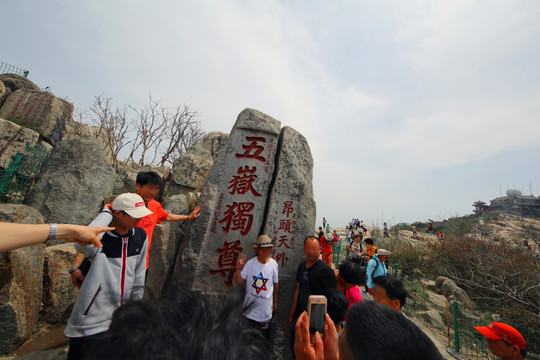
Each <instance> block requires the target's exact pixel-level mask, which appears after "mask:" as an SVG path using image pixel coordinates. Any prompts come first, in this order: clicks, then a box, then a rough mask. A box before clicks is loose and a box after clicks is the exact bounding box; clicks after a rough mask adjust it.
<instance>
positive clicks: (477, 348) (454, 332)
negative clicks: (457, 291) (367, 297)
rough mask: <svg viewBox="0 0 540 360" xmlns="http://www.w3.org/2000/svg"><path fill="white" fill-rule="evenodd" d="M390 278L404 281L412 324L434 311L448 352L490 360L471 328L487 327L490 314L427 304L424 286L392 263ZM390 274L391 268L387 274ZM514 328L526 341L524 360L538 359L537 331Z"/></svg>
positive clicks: (454, 303) (539, 342) (480, 338)
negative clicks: (437, 314) (425, 313)
mask: <svg viewBox="0 0 540 360" xmlns="http://www.w3.org/2000/svg"><path fill="white" fill-rule="evenodd" d="M391 268H393V270H394V271H393V275H394V276H396V277H399V278H400V279H402V280H403V282H404V285H405V288H406V289H407V292H408V293H409V295H410V296H409V297H411V300H412V302H411V304H409V301H407V305H406V307H405V309H404V311H405V312H406V314H407V315H409V316H412V317H413V318H414V319H415V321H419V322H423V320H422V319H421V318H420V317H418V316H417V314H418V313H419V312H421V311H425V310H429V309H434V310H436V311H437V312H438V313H439V314H440V315H442V320H443V323H444V324H445V328H444V329H442V328H441V329H439V330H440V331H441V332H440V333H439V336H440V337H441V338H444V337H446V338H447V339H448V352H449V353H451V354H452V355H453V356H454V357H456V358H458V359H493V358H494V356H493V355H492V354H490V353H489V351H488V349H487V346H486V343H485V340H484V337H483V336H482V335H481V334H480V333H479V332H478V331H476V330H475V329H474V327H475V326H486V325H488V324H490V323H491V322H493V321H495V320H493V318H492V316H491V314H486V313H479V312H477V311H471V310H468V309H464V308H461V307H460V305H459V303H458V302H457V301H451V302H448V301H447V302H446V307H445V308H444V307H442V304H436V303H433V302H432V301H430V299H429V296H428V295H427V294H426V293H425V287H424V286H422V285H421V282H420V281H419V280H417V279H414V278H412V277H410V276H405V275H403V274H402V273H401V272H399V266H398V264H397V263H396V264H393V266H391ZM388 272H389V273H391V271H390V269H389V271H388ZM510 325H512V326H513V327H515V328H516V329H517V330H518V331H519V332H520V333H521V334H522V335H523V337H524V338H525V342H526V343H527V357H526V358H527V359H533V360H540V329H536V328H531V327H523V326H519V325H516V324H510Z"/></svg>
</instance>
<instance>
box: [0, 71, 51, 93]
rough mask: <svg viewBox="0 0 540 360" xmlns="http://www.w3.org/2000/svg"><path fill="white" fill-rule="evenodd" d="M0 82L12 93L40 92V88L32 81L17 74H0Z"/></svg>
mask: <svg viewBox="0 0 540 360" xmlns="http://www.w3.org/2000/svg"><path fill="white" fill-rule="evenodd" d="M0 81H1V82H2V83H4V85H5V87H6V89H9V91H10V92H15V91H17V90H20V89H24V90H36V91H40V90H41V89H40V88H39V86H37V85H36V84H34V83H33V82H32V81H31V80H30V79H28V78H25V77H24V76H21V75H17V74H0Z"/></svg>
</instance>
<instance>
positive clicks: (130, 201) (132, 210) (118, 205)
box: [112, 193, 153, 219]
mask: <svg viewBox="0 0 540 360" xmlns="http://www.w3.org/2000/svg"><path fill="white" fill-rule="evenodd" d="M112 208H113V210H115V211H116V210H119V211H124V212H126V213H127V214H128V215H129V216H131V217H133V218H136V219H140V218H143V217H145V216H146V215H150V214H153V212H151V211H150V210H148V208H147V207H146V205H145V204H144V200H143V198H142V197H140V196H139V195H137V194H133V193H125V194H122V195H118V196H117V197H116V199H114V201H113V203H112Z"/></svg>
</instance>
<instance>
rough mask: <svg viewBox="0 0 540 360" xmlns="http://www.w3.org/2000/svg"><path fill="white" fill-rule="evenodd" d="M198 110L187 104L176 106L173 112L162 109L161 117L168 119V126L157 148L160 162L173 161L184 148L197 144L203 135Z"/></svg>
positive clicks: (161, 163)
mask: <svg viewBox="0 0 540 360" xmlns="http://www.w3.org/2000/svg"><path fill="white" fill-rule="evenodd" d="M198 115H199V114H198V112H197V111H196V110H192V109H191V108H189V106H187V105H180V106H177V107H176V109H175V110H174V112H172V113H169V112H168V111H167V110H165V109H163V117H164V118H166V119H168V120H169V121H168V126H167V131H166V133H165V136H164V137H163V141H162V142H160V144H159V146H158V148H159V150H160V155H161V162H160V165H164V164H165V162H170V163H173V162H174V161H175V160H176V159H177V158H178V157H179V156H181V155H182V154H183V153H184V152H185V151H186V150H188V149H189V148H191V147H193V146H195V145H197V143H198V142H199V141H200V139H201V138H202V137H203V136H204V131H203V130H202V128H201V125H200V121H199V120H198V119H197V117H198Z"/></svg>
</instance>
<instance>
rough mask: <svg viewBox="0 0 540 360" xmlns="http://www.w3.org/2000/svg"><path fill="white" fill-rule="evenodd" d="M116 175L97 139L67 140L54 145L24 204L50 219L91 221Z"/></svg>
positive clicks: (55, 220) (47, 219)
mask: <svg viewBox="0 0 540 360" xmlns="http://www.w3.org/2000/svg"><path fill="white" fill-rule="evenodd" d="M114 177H115V172H114V170H113V168H112V167H111V166H110V165H109V163H108V162H107V159H106V158H105V155H104V154H103V151H102V149H101V144H100V143H99V141H98V140H96V139H90V138H81V139H69V140H65V141H62V142H61V143H59V144H58V145H56V146H55V147H54V148H53V150H52V152H51V154H50V156H49V158H48V159H47V161H46V162H45V164H44V165H43V167H42V169H41V174H40V177H39V179H38V181H37V182H36V185H35V186H34V188H33V189H32V191H31V192H30V194H29V195H28V196H27V198H26V200H25V204H27V205H30V206H33V207H35V208H36V209H38V210H39V212H40V213H41V214H42V215H43V217H44V218H45V219H46V221H47V222H57V223H72V224H89V223H90V222H91V221H92V220H93V219H94V217H95V216H96V214H97V213H98V212H99V210H101V202H102V200H103V199H104V198H105V197H107V196H108V195H111V194H112V190H113V186H114Z"/></svg>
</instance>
